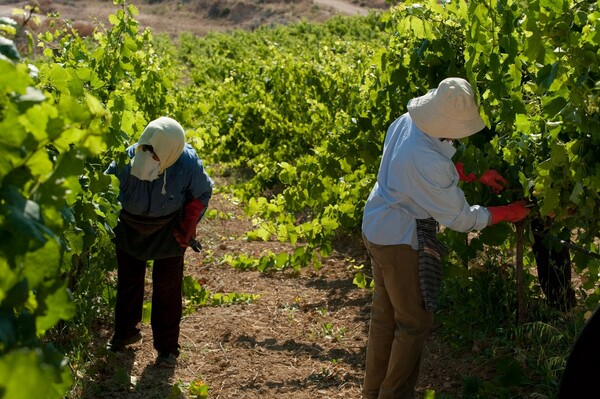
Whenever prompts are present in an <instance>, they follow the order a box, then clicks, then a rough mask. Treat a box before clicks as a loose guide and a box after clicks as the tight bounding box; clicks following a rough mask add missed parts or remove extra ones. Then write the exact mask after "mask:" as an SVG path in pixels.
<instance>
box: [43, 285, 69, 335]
mask: <svg viewBox="0 0 600 399" xmlns="http://www.w3.org/2000/svg"><path fill="white" fill-rule="evenodd" d="M36 299H37V302H38V308H37V309H36V319H35V324H36V329H37V333H38V334H43V333H44V332H45V331H47V330H48V329H50V328H51V327H54V326H55V325H56V323H58V322H59V321H60V320H70V319H71V318H72V317H73V316H74V315H75V303H74V302H73V298H72V296H71V293H70V292H69V291H68V290H67V288H66V285H65V284H64V283H63V282H62V281H57V282H55V283H53V284H51V285H50V286H44V287H43V288H42V289H39V290H38V292H37V295H36Z"/></svg>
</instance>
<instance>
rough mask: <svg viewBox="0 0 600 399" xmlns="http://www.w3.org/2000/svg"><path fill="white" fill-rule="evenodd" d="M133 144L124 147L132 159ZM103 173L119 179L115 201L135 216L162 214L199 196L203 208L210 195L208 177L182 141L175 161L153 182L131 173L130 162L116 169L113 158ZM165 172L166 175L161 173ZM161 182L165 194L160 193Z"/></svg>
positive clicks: (210, 180) (206, 204)
mask: <svg viewBox="0 0 600 399" xmlns="http://www.w3.org/2000/svg"><path fill="white" fill-rule="evenodd" d="M136 147H137V143H136V144H134V145H132V146H130V147H129V148H127V155H129V157H130V158H133V156H134V155H135V148H136ZM106 173H108V174H113V175H116V176H117V177H118V178H119V182H120V190H121V192H120V193H119V202H121V207H122V208H123V209H125V210H126V211H127V212H129V213H131V214H133V215H137V216H149V217H162V216H167V215H170V214H172V213H174V212H176V211H178V210H179V209H181V207H182V206H183V205H184V204H185V203H186V202H188V201H190V200H193V199H195V198H199V199H200V201H202V202H203V203H204V206H205V209H206V206H208V202H209V200H210V197H211V195H212V186H213V181H212V179H211V178H210V177H209V176H208V175H207V174H206V172H205V171H204V166H203V165H202V161H201V160H200V158H199V157H198V154H196V151H195V150H194V148H193V147H192V146H191V145H189V144H186V145H185V147H184V149H183V152H182V153H181V155H180V156H179V158H178V159H177V161H176V162H175V163H174V164H173V165H171V166H169V167H168V168H167V169H165V170H164V172H163V173H162V174H160V175H159V176H158V179H156V180H153V181H147V180H140V179H138V178H137V177H135V176H132V175H131V163H129V164H127V165H125V166H123V167H122V168H121V169H120V170H119V168H118V165H117V163H116V162H115V161H113V162H112V163H111V164H110V166H109V167H108V169H107V170H106ZM165 174H166V175H165ZM163 185H164V188H165V191H166V193H165V194H162V189H163Z"/></svg>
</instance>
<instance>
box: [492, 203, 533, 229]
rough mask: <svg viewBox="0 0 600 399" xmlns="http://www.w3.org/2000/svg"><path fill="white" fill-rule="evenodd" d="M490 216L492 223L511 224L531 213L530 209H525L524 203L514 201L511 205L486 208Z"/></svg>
mask: <svg viewBox="0 0 600 399" xmlns="http://www.w3.org/2000/svg"><path fill="white" fill-rule="evenodd" d="M487 209H488V210H489V211H490V213H491V214H492V223H491V224H496V223H500V222H513V223H516V222H518V221H519V220H522V219H523V218H525V216H527V215H528V214H529V212H531V209H529V208H525V201H515V202H513V203H512V204H508V205H502V206H490V207H488V208H487Z"/></svg>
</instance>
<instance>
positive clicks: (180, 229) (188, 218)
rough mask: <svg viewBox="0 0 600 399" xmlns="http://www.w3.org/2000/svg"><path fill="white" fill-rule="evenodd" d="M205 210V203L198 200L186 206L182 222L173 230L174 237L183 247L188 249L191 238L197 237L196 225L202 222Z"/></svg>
mask: <svg viewBox="0 0 600 399" xmlns="http://www.w3.org/2000/svg"><path fill="white" fill-rule="evenodd" d="M203 210H204V203H203V202H202V201H200V200H199V199H197V198H196V199H194V200H192V201H190V202H187V203H186V204H185V205H184V207H183V215H182V218H181V222H180V224H179V226H177V228H175V230H173V236H174V237H175V239H176V240H177V242H178V243H179V245H180V246H181V247H183V248H187V247H188V246H189V242H190V238H192V237H196V225H197V224H198V222H199V221H200V217H201V216H202V211H203Z"/></svg>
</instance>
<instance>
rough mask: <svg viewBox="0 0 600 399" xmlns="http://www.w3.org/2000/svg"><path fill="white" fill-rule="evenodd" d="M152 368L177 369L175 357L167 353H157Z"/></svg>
mask: <svg viewBox="0 0 600 399" xmlns="http://www.w3.org/2000/svg"><path fill="white" fill-rule="evenodd" d="M154 366H155V367H158V368H161V369H173V368H175V367H177V356H175V355H174V354H173V353H169V352H158V356H157V357H156V362H155V363H154Z"/></svg>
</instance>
